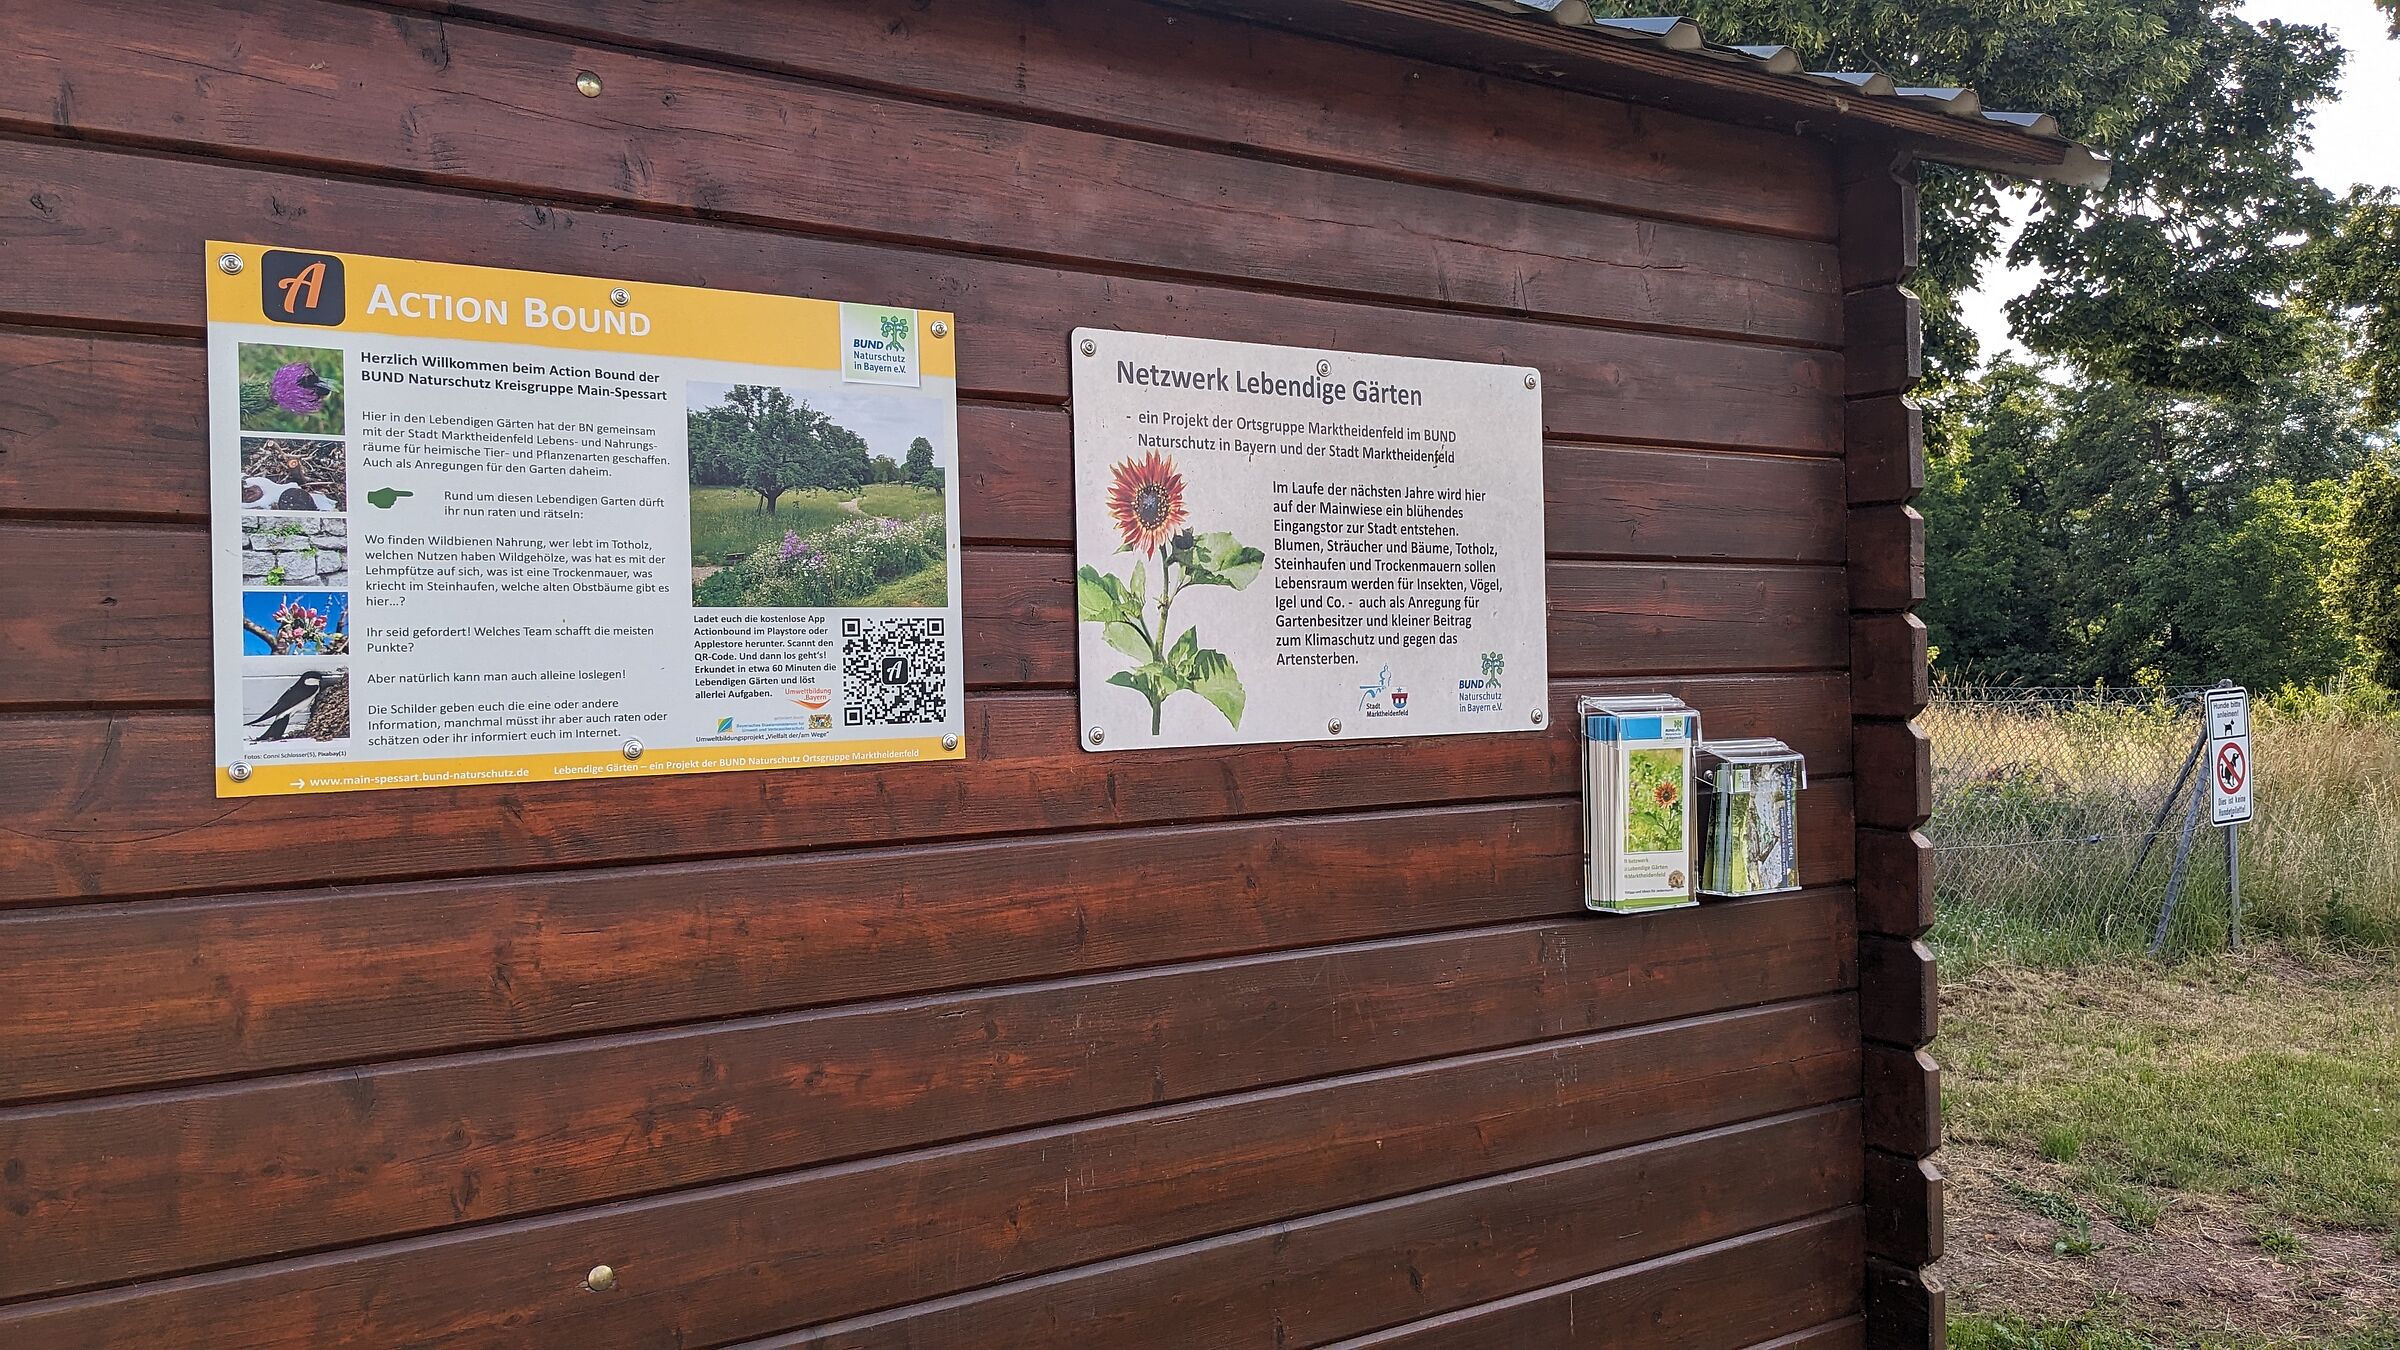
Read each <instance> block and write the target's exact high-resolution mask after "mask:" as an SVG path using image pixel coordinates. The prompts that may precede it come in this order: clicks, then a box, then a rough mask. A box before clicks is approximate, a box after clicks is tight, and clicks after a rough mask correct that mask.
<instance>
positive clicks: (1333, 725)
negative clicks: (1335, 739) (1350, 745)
mask: <svg viewBox="0 0 2400 1350" xmlns="http://www.w3.org/2000/svg"><path fill="white" fill-rule="evenodd" d="M1325 734H1326V735H1328V736H1339V735H1341V734H1342V719H1340V718H1338V717H1336V718H1334V719H1333V720H1332V721H1330V722H1327V723H1326V724H1325Z"/></svg>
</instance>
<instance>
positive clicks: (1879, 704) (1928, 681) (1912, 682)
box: [1850, 613, 1933, 721]
mask: <svg viewBox="0 0 2400 1350" xmlns="http://www.w3.org/2000/svg"><path fill="white" fill-rule="evenodd" d="M1928 650H1929V649H1928V647H1927V645H1926V633H1925V621H1924V620H1923V619H1920V618H1918V617H1917V616H1916V615H1914V614H1907V613H1884V614H1858V615H1854V616H1853V617H1852V618H1851V620H1850V706H1851V710H1852V711H1853V712H1855V713H1857V714H1858V715H1859V716H1860V717H1875V718H1886V719H1891V720H1898V721H1906V720H1907V719H1909V718H1912V717H1915V716H1916V715H1917V714H1918V713H1921V712H1923V711H1925V705H1926V704H1927V703H1928V702H1930V701H1931V700H1932V697H1933V670H1932V665H1931V663H1930V662H1929V660H1928V659H1927V652H1928Z"/></svg>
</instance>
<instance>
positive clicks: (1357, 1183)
mask: <svg viewBox="0 0 2400 1350" xmlns="http://www.w3.org/2000/svg"><path fill="white" fill-rule="evenodd" d="M1858 1073H1859V1063H1858V1054H1857V1026H1856V1023H1855V1020H1854V1019H1853V1017H1852V1015H1851V1004H1850V1001H1849V1000H1848V999H1846V998H1841V997H1834V998H1826V999H1816V1000H1810V1001H1807V1002H1802V1003H1793V1004H1778V1005H1772V1006H1768V1007H1764V1008H1759V1009H1755V1010H1750V1011H1746V1012H1740V1013H1726V1014H1717V1015H1713V1016H1710V1017H1706V1018H1699V1019H1694V1020H1691V1021H1687V1022H1682V1023H1670V1024H1666V1025H1664V1026H1659V1027H1653V1028H1647V1029H1643V1030H1639V1031H1630V1032H1609V1033H1603V1034H1601V1035H1598V1036H1590V1037H1582V1038H1577V1039H1573V1040H1567V1041H1552V1042H1545V1043H1543V1044H1540V1045H1536V1046H1530V1047H1525V1048H1521V1049H1514V1050H1507V1051H1497V1052H1489V1053H1485V1054H1479V1055H1472V1056H1464V1057H1460V1058H1457V1059H1451V1060H1443V1061H1436V1062H1432V1063H1428V1064H1423V1065H1416V1066H1410V1067H1408V1068H1404V1069H1389V1070H1379V1071H1375V1072H1371V1073H1366V1074H1357V1075H1351V1076H1348V1077H1344V1078H1336V1079H1326V1080H1319V1081H1317V1082H1313V1083H1309V1084H1306V1085H1301V1086H1296V1087H1290V1088H1277V1089H1269V1090H1265V1091H1261V1092H1255V1093H1249V1094H1244V1095H1241V1096H1237V1097H1232V1098H1221V1099H1214V1100H1211V1101H1208V1102H1202V1103H1185V1104H1174V1105H1168V1106H1162V1107H1155V1108H1150V1109H1148V1110H1144V1111H1139V1112H1134V1113H1131V1114H1127V1115H1119V1116H1110V1117H1105V1118H1102V1119H1100V1120H1097V1121H1090V1122H1084V1123H1079V1124H1073V1125H1062V1126H1050V1127H1045V1128H1041V1129H1037V1130H1032V1131H1028V1132H1024V1133H1022V1134H1014V1135H1001V1136H994V1137H989V1138H985V1139H980V1140H976V1141H974V1142H971V1143H965V1144H953V1145H945V1146H941V1147H938V1148H935V1149H930V1150H926V1151H923V1152H920V1153H914V1154H903V1155H897V1156H894V1157H891V1158H887V1159H881V1160H877V1161H875V1162H872V1163H864V1164H847V1165H837V1166H834V1167H830V1168H825V1169H821V1170H818V1171H813V1172H804V1173H799V1174H787V1175H777V1176H770V1177H762V1178H757V1179H754V1180H749V1181H743V1182H737V1183H731V1184H728V1185H724V1186H719V1187H714V1188H710V1189H708V1190H703V1191H696V1192H678V1193H671V1194H668V1195H663V1196H658V1197H654V1198H651V1199H647V1200H640V1201H625V1202H619V1203H616V1204H613V1205H609V1206H605V1207H602V1208H598V1209H592V1210H575V1211H568V1212H565V1213H562V1214H556V1215H549V1216H544V1217H541V1218H535V1219H526V1220H513V1221H504V1222H502V1223H498V1224H494V1225H489V1226H485V1227H479V1228H472V1229H466V1230H462V1231H459V1232H457V1233H452V1234H445V1235H436V1236H432V1237H425V1238H417V1239H408V1240H403V1241H400V1242H395V1243H389V1244H384V1245H380V1246H376V1247H370V1248H363V1249H354V1250H349V1251H342V1252H335V1253H328V1254H324V1255H320V1256H313V1257H300V1258H294V1259H292V1260H289V1261H284V1262H277V1263H271V1264H266V1265H259V1266H250V1267H244V1268H241V1269H238V1270H234V1271H229V1272H225V1273H222V1274H217V1275H210V1276H201V1277H192V1278H185V1279H181V1280H176V1281H170V1282H166V1283H161V1284H144V1285H127V1286H119V1287H116V1288H113V1289H107V1290H101V1291H97V1292H94V1293H91V1294H85V1295H78V1296H72V1297H68V1298H64V1299H55V1300H43V1301H37V1302H31V1303H19V1304H14V1305H10V1306H7V1307H0V1339H6V1340H10V1341H13V1342H15V1343H22V1344H32V1345H53V1344H56V1345H75V1344H115V1343H125V1342H136V1341H150V1342H154V1343H159V1344H168V1345H177V1346H204V1345H211V1344H235V1343H238V1344H242V1345H245V1346H252V1347H272V1346H315V1345H320V1344H323V1343H325V1342H326V1341H327V1340H329V1339H336V1338H339V1339H348V1340H354V1341H360V1342H366V1343H375V1344H395V1343H416V1342H422V1341H434V1340H442V1341H447V1342H450V1343H456V1344H487V1343H503V1342H516V1343H522V1342H523V1341H524V1340H526V1339H527V1338H529V1337H530V1338H534V1339H540V1340H550V1341H555V1342H558V1343H573V1344H594V1343H603V1342H606V1343H649V1344H657V1343H683V1344H693V1343H713V1342H718V1341H723V1340H728V1339H734V1338H738V1337H743V1336H754V1335H760V1334H764V1333H767V1332H770V1331H773V1330H777V1329H779V1328H782V1327H788V1326H791V1325H793V1324H795V1323H802V1324H805V1323H807V1322H812V1321H820V1320H829V1319H833V1318H838V1317H843V1316H847V1315H850V1314H854V1313H858V1312H864V1311H869V1310H871V1309H873V1308H876V1307H879V1306H888V1305H891V1304H892V1303H894V1302H895V1301H908V1300H917V1299H927V1298H937V1297H941V1296H943V1295H945V1294H948V1293H953V1292H957V1291H959V1290H962V1289H968V1288H973V1287H976V1286H979V1285H982V1284H987V1283H992V1282H996V1281H999V1280H1004V1279H1010V1278H1018V1277H1023V1276H1028V1275H1033V1274H1038V1273H1040V1272H1042V1271H1045V1270H1053V1269H1059V1268H1063V1267H1066V1266H1071V1265H1077V1264H1082V1263H1087V1262H1092V1261H1099V1260H1106V1259H1109V1258H1111V1257H1115V1256H1119V1255H1123V1254H1126V1253H1129V1252H1133V1251H1139V1250H1144V1249H1147V1248H1151V1247H1157V1246H1163V1245H1167V1244H1170V1243H1174V1242H1180V1241H1188V1240H1191V1239H1194V1238H1198V1237H1202V1236H1205V1235H1207V1234H1209V1233H1214V1232H1223V1231H1228V1230H1231V1229H1235V1228H1240V1227H1245V1226H1251V1225H1257V1224H1264V1223H1271V1222H1275V1221H1277V1220H1279V1219H1284V1218H1289V1217H1294V1216H1297V1215H1301V1214H1308V1213H1315V1212H1319V1211H1323V1210H1327V1209H1332V1208H1337V1207H1341V1206H1347V1205H1354V1204H1361V1203H1365V1202H1368V1201H1371V1200H1374V1199H1378V1198H1382V1197H1386V1196H1391V1195H1397V1194H1404V1193H1407V1192H1410V1191H1415V1190H1421V1189H1425V1188H1429V1187H1432V1186H1439V1185H1445V1184H1449V1183H1451V1182H1455V1181H1460V1180H1465V1179H1467V1178H1470V1177H1475V1176H1485V1175H1491V1174H1494V1173H1498V1172H1503V1171H1509V1170H1513V1169H1516V1168H1521V1167H1528V1166H1533V1165H1536V1164H1540V1163H1544V1162H1553V1161H1560V1160H1563V1159H1565V1158H1569V1157H1574V1156H1578V1155H1581V1154H1586V1153H1590V1152H1594V1151H1598V1150H1604V1149H1608V1148H1613V1147H1618V1146H1622V1145H1625V1144H1631V1143H1636V1142H1639V1141H1642V1140H1645V1139H1655V1138H1664V1137H1666V1136H1669V1135H1674V1134H1681V1133H1686V1132H1690V1131H1694V1130H1701V1129H1707V1128H1712V1127H1714V1126H1718V1125H1722V1124H1729V1123H1732V1122H1733V1121H1735V1120H1739V1119H1746V1118H1753V1117H1757V1116H1759V1115H1762V1114H1773V1113H1777V1112H1785V1111H1794V1110H1799V1109H1801V1108H1804V1107H1808V1106H1814V1105H1822V1104H1826V1103H1829V1102H1832V1101H1837V1100H1841V1099H1844V1098H1847V1097H1848V1096H1849V1095H1850V1094H1852V1093H1855V1092H1856V1091H1857V1085H1858ZM636 1124H638V1122H636ZM1362 1126H1363V1127H1362ZM1854 1250H1855V1248H1854V1247H1851V1246H1845V1247H1843V1248H1842V1249H1840V1251H1839V1253H1838V1256H1837V1259H1847V1258H1848V1256H1849V1254H1850V1253H1851V1252H1852V1251H1854ZM598 1263H606V1264H608V1265H610V1266H612V1267H613V1268H614V1269H615V1270H616V1271H617V1273H618V1278H617V1283H616V1287H615V1288H614V1289H612V1290H611V1291H610V1292H609V1294H608V1296H607V1297H605V1298H599V1297H595V1296H594V1295H593V1294H592V1293H591V1292H590V1291H589V1290H586V1289H585V1288H583V1287H582V1282H581V1281H582V1275H583V1272H584V1271H585V1270H587V1269H588V1268H589V1267H590V1266H592V1265H594V1264H598ZM1844 1288H1845V1290H1847V1289H1854V1288H1855V1281H1854V1280H1853V1281H1848V1282H1846V1283H1845V1285H1844ZM1837 1311H1838V1310H1837ZM1812 1320H1823V1318H1822V1317H1819V1318H1816V1319H1812Z"/></svg>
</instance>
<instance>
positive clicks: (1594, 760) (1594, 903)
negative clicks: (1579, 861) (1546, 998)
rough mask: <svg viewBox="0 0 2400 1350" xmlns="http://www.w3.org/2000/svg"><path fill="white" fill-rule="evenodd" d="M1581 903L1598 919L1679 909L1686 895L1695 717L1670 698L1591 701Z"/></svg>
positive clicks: (1585, 703) (1585, 716) (1586, 705)
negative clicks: (1608, 915)
mask: <svg viewBox="0 0 2400 1350" xmlns="http://www.w3.org/2000/svg"><path fill="white" fill-rule="evenodd" d="M1576 712H1577V713H1578V714H1579V719H1578V720H1579V722H1580V724H1581V727H1582V732H1583V807H1584V816H1583V820H1584V825H1583V841H1584V866H1583V903H1584V907H1585V908H1586V909H1591V910H1596V911H1599V912H1601V913H1604V914H1636V913H1641V912H1644V911H1647V910H1654V909H1680V908H1683V907H1684V906H1687V905H1693V904H1697V903H1699V902H1698V901H1697V900H1695V899H1694V898H1693V895H1692V882H1693V874H1692V859H1693V852H1692V843H1693V829H1692V816H1693V812H1692V768H1693V764H1692V757H1693V752H1694V751H1695V750H1696V749H1697V748H1698V746H1699V742H1700V714H1699V713H1698V712H1696V711H1694V710H1693V709H1692V708H1691V707H1690V706H1689V705H1687V704H1685V703H1684V702H1683V700H1681V699H1678V698H1675V697H1672V696H1670V695H1666V694H1647V695H1631V696H1624V697H1610V698H1600V697H1587V698H1584V699H1581V700H1578V701H1577V703H1576Z"/></svg>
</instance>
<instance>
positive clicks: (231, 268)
mask: <svg viewBox="0 0 2400 1350" xmlns="http://www.w3.org/2000/svg"><path fill="white" fill-rule="evenodd" d="M217 270H218V271H220V272H223V273H224V274H225V275H227V276H229V277H232V276H240V275H241V272H242V255H241V254H239V253H220V254H218V255H217Z"/></svg>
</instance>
